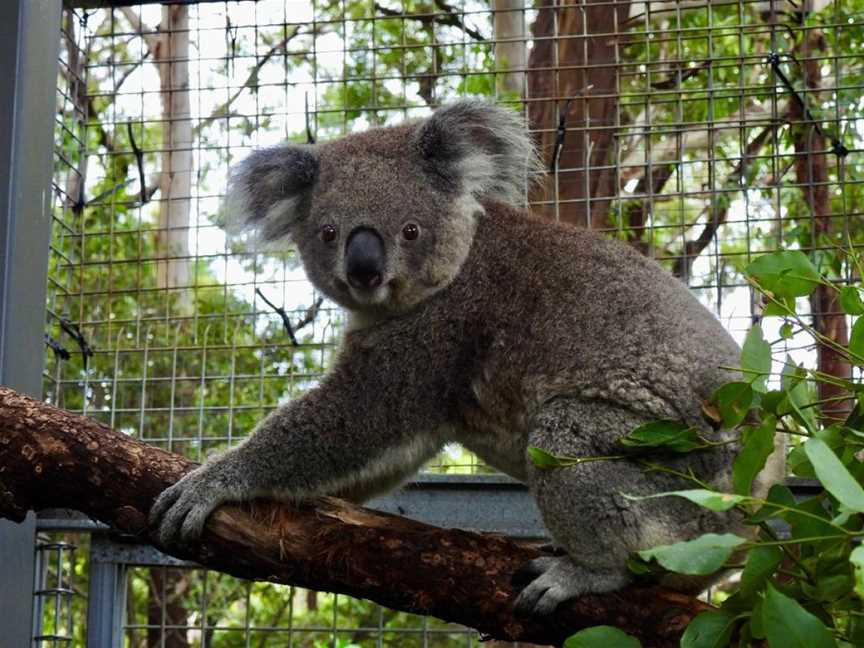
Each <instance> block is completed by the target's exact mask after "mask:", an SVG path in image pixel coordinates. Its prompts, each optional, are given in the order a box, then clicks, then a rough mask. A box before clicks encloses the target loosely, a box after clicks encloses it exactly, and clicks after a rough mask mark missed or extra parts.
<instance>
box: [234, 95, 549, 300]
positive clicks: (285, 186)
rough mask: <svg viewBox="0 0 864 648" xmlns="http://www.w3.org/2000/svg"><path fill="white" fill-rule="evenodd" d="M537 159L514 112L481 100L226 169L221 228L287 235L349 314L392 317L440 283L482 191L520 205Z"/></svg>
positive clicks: (460, 252) (265, 152) (454, 265)
mask: <svg viewBox="0 0 864 648" xmlns="http://www.w3.org/2000/svg"><path fill="white" fill-rule="evenodd" d="M536 170H537V157H536V154H535V151H534V148H533V146H532V144H531V141H530V138H529V136H528V134H527V132H526V131H525V129H524V127H523V126H522V124H521V122H520V118H519V116H518V115H517V114H515V113H513V112H511V111H509V110H506V109H503V108H498V107H495V106H493V105H491V104H487V103H483V102H479V101H463V102H459V103H455V104H452V105H449V106H446V107H444V108H440V109H439V110H437V111H436V112H435V113H434V114H433V115H432V116H431V117H429V118H428V119H425V120H422V121H416V122H409V123H406V124H403V125H401V126H395V127H391V128H380V129H374V130H370V131H367V132H365V133H359V134H356V135H350V136H347V137H344V138H342V139H339V140H336V141H333V142H328V143H325V144H318V145H296V144H285V145H281V146H276V147H272V148H266V149H261V150H258V151H255V152H253V153H252V154H251V155H250V156H249V157H248V158H246V160H244V161H243V162H241V163H240V164H239V165H238V166H237V167H235V168H234V169H233V171H232V174H231V179H230V181H229V190H228V206H227V209H228V221H229V228H231V229H234V230H235V231H236V230H251V231H252V232H253V234H254V237H255V238H256V239H258V240H260V241H262V242H264V243H266V244H268V246H269V247H271V248H272V247H273V245H274V243H275V244H276V246H277V247H278V245H279V244H280V243H281V242H284V244H285V245H287V242H288V240H289V239H290V241H292V242H293V243H294V244H295V245H296V246H297V249H298V250H299V252H300V256H301V258H302V260H303V265H304V267H305V269H306V273H307V275H308V276H309V279H310V280H311V281H312V283H313V284H314V285H315V286H316V287H317V288H318V289H319V290H320V291H322V292H323V293H325V294H326V295H327V296H328V297H330V298H331V299H333V300H334V301H336V302H337V303H339V304H341V305H342V306H344V307H345V308H347V309H349V310H353V311H361V312H362V311H367V312H369V313H375V312H380V313H396V312H402V311H405V310H407V309H410V308H411V307H412V306H415V305H416V304H418V303H420V302H421V301H423V300H424V299H426V298H428V297H429V296H431V295H432V294H434V293H435V292H437V291H439V290H441V289H442V288H444V287H446V286H447V285H448V284H449V283H450V282H451V281H452V280H453V279H454V278H455V277H456V275H457V274H458V273H459V270H460V268H461V266H462V263H463V261H464V260H465V258H466V257H467V255H468V251H469V249H470V247H471V243H472V240H473V236H474V231H475V228H476V223H477V217H478V216H479V215H480V214H481V213H482V211H483V207H482V206H481V204H480V202H479V201H480V199H482V198H490V199H494V200H498V201H502V202H509V203H513V204H519V203H521V202H522V201H523V197H524V194H525V189H526V183H527V182H529V181H530V180H531V179H532V176H533V174H534V173H535V171H536Z"/></svg>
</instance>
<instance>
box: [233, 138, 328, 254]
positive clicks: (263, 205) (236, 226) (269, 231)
mask: <svg viewBox="0 0 864 648" xmlns="http://www.w3.org/2000/svg"><path fill="white" fill-rule="evenodd" d="M317 177H318V156H317V154H316V153H315V149H314V147H312V146H305V145H298V144H284V145H280V146H273V147H269V148H263V149H258V150H257V151H253V152H252V153H251V154H250V155H249V157H247V158H246V159H245V160H243V161H242V162H240V163H239V164H237V165H236V166H235V167H234V168H232V169H231V175H230V177H229V179H228V198H227V206H226V209H227V219H226V221H227V223H226V225H227V227H226V229H227V230H228V231H229V233H234V234H236V233H240V232H243V231H251V232H253V234H254V237H255V238H256V239H258V240H260V241H262V242H265V243H266V242H271V241H275V240H277V239H280V238H282V237H284V236H286V235H288V234H289V233H290V232H291V229H292V228H293V227H294V225H295V224H296V223H297V221H298V220H299V219H301V218H303V216H305V215H306V214H307V213H308V210H309V195H310V190H311V188H312V186H313V185H314V184H315V179H316V178H317Z"/></svg>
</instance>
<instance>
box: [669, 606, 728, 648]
mask: <svg viewBox="0 0 864 648" xmlns="http://www.w3.org/2000/svg"><path fill="white" fill-rule="evenodd" d="M735 624H736V619H735V617H733V616H729V615H728V614H725V613H724V612H713V611H712V612H702V613H701V614H700V615H699V616H697V617H696V618H695V619H693V620H692V621H691V622H690V623H689V624H688V625H687V629H686V630H685V631H684V636H682V637H681V648H726V646H727V645H729V638H730V637H731V636H732V631H733V630H734V629H735Z"/></svg>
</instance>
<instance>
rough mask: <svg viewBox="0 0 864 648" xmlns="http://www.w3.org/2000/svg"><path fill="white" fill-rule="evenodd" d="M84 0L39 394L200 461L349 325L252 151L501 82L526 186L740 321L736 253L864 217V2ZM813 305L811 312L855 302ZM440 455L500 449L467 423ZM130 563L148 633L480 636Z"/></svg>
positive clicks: (314, 642) (60, 606) (318, 366)
mask: <svg viewBox="0 0 864 648" xmlns="http://www.w3.org/2000/svg"><path fill="white" fill-rule="evenodd" d="M68 4H69V6H68V8H67V10H66V11H65V14H64V22H63V25H62V26H61V29H60V32H59V38H60V40H61V52H62V53H61V61H60V75H59V78H58V93H57V113H56V145H55V158H54V159H55V166H54V195H55V201H54V206H53V236H52V243H51V250H50V258H49V259H48V263H49V297H48V304H47V320H46V326H47V328H46V331H47V333H46V369H45V373H44V393H45V397H46V399H47V400H48V401H50V402H51V403H54V404H56V405H58V406H61V407H63V408H66V409H69V410H72V411H76V412H80V413H83V414H85V415H87V416H90V417H93V418H96V419H99V420H101V421H103V422H105V423H106V424H108V425H110V426H112V427H114V428H116V429H118V430H121V431H123V432H124V433H127V434H130V435H134V436H136V437H137V438H140V439H142V440H144V441H146V442H148V443H152V444H155V445H159V446H162V447H164V448H167V449H170V450H173V451H175V452H180V453H183V454H185V455H187V456H189V457H191V458H193V459H196V460H200V459H202V458H203V457H204V456H205V455H206V454H207V453H208V452H210V451H212V450H214V449H218V448H224V447H226V446H227V445H230V444H233V443H235V442H236V441H237V440H239V439H242V438H243V437H244V436H245V435H246V434H248V432H249V431H250V430H251V429H252V428H253V427H254V425H255V423H256V422H257V421H258V420H260V419H261V418H262V417H263V416H264V415H265V414H266V413H267V412H268V411H270V410H271V409H273V408H274V407H276V406H278V405H279V404H280V403H283V402H285V401H287V400H289V399H291V398H294V397H296V396H297V395H299V394H301V393H302V392H303V391H304V390H306V389H308V388H309V387H310V386H312V385H314V384H315V383H316V382H317V381H318V380H319V378H320V377H321V375H322V373H323V372H324V371H325V370H326V368H327V366H328V363H329V362H330V361H331V359H332V357H333V354H334V341H335V340H336V339H337V337H338V335H339V332H340V330H341V329H342V327H343V325H344V318H343V316H342V313H341V312H340V311H339V310H338V308H336V307H335V305H334V304H332V303H329V302H327V301H326V300H324V299H322V297H321V296H320V295H318V294H316V292H315V291H314V289H313V288H312V286H311V285H310V284H309V283H308V281H307V280H306V279H305V276H304V274H303V271H302V267H301V265H300V263H299V260H298V258H297V256H296V254H295V253H294V252H293V251H292V250H290V249H286V250H285V251H284V253H280V254H272V253H271V254H266V255H265V254H259V253H255V252H253V251H251V250H248V249H246V248H244V246H243V245H242V243H239V242H237V241H232V240H229V239H227V238H226V237H225V235H224V233H223V231H222V229H221V227H220V226H221V224H222V223H223V222H224V214H223V211H222V209H223V207H222V202H223V201H222V199H223V194H224V188H225V183H226V177H227V172H228V169H229V167H230V166H231V164H232V163H234V162H236V161H239V160H241V159H242V158H243V157H244V156H245V155H246V154H247V153H248V152H249V151H251V150H252V149H253V148H255V147H258V146H262V145H268V144H275V143H278V142H281V141H284V140H295V141H299V142H305V141H308V140H309V139H310V138H315V139H317V140H327V139H330V138H334V137H338V136H340V135H343V134H345V133H350V132H354V131H358V130H362V129H365V128H368V127H372V126H379V125H388V124H395V123H399V122H402V121H403V120H405V119H412V118H418V117H423V116H425V115H428V114H429V113H430V112H431V110H432V109H433V107H434V106H437V105H440V104H442V103H446V102H447V101H448V100H451V99H454V98H457V97H463V96H472V97H485V98H487V99H489V100H490V101H494V102H497V103H500V104H503V105H507V106H509V107H510V108H512V109H513V110H515V111H518V112H519V114H521V115H522V117H523V119H524V122H525V124H526V127H527V128H529V129H530V131H531V132H532V134H533V135H534V137H535V139H536V141H537V143H538V146H539V147H540V150H541V153H542V155H543V159H544V162H545V164H546V167H547V169H548V171H547V174H546V177H545V178H544V179H543V181H542V183H541V184H542V186H541V187H540V188H539V189H538V190H537V191H536V192H532V193H531V194H530V195H526V200H527V201H528V202H529V203H530V205H531V207H532V208H533V209H534V210H535V211H537V212H539V213H541V214H543V215H545V216H547V217H549V218H554V219H558V220H562V221H566V222H569V223H573V224H574V225H576V226H581V227H590V228H594V229H598V230H603V231H605V232H607V233H608V235H609V236H614V237H618V238H620V239H622V240H625V241H627V242H628V243H630V244H631V245H633V246H634V247H636V248H637V249H639V250H640V251H642V252H643V253H645V254H647V255H650V256H652V257H654V258H656V259H658V260H659V261H660V262H661V263H662V264H664V265H665V266H666V267H668V269H669V270H670V271H672V272H673V273H674V274H676V276H678V277H680V278H681V280H682V281H685V282H686V283H687V285H688V286H690V288H691V289H692V290H693V291H694V292H695V293H696V294H697V295H698V296H699V298H700V299H701V300H702V302H703V303H704V304H706V306H708V307H709V308H710V309H712V310H713V311H714V312H715V313H716V315H717V316H718V317H719V318H721V320H722V321H723V322H724V324H725V325H726V326H727V327H728V328H729V330H730V331H732V332H733V334H734V335H736V337H737V338H738V339H739V340H740V339H741V337H742V335H743V332H744V331H746V329H747V327H748V326H749V324H750V323H751V322H752V321H753V318H754V317H758V316H759V314H760V312H761V311H760V309H761V305H760V304H759V303H758V300H756V299H755V298H754V296H753V294H751V291H750V289H749V287H748V285H747V283H746V281H745V279H744V276H743V274H742V270H743V267H744V266H745V265H746V264H747V262H748V261H749V260H750V259H751V258H752V255H754V254H756V253H759V252H763V251H767V250H772V249H777V248H779V247H792V248H800V249H806V250H811V251H814V254H815V255H816V258H817V260H818V258H819V256H818V255H819V252H820V251H822V250H825V251H830V250H834V249H835V248H836V246H838V245H842V244H843V243H844V242H845V241H846V240H851V241H857V242H859V243H860V242H861V240H862V238H864V218H862V214H861V211H860V207H859V205H860V204H861V200H860V194H861V192H862V187H861V180H860V178H861V174H862V169H861V162H860V155H859V153H860V150H861V142H862V135H864V130H862V122H861V119H862V116H864V105H862V99H861V97H862V93H861V89H862V76H864V65H862V43H864V3H860V2H857V1H854V2H853V1H850V0H846V1H841V0H834V1H828V0H807V2H804V3H797V2H796V3H791V2H780V1H779V0H773V1H770V2H762V1H760V2H745V1H743V0H734V1H732V0H729V1H717V2H713V1H706V0H693V1H688V2H683V1H682V2H671V1H670V2H667V1H649V2H635V1H634V2H627V1H624V0H619V1H609V2H589V1H587V0H586V1H583V2H563V1H562V2H555V3H550V2H548V0H539V1H538V2H537V3H533V4H526V3H524V2H523V1H522V0H490V1H489V2H482V1H479V0H477V1H474V0H449V1H444V0H400V1H394V0H380V1H378V2H374V1H370V0H332V1H316V2H311V3H308V2H299V1H293V0H260V1H258V2H200V3H183V4H173V5H164V6H159V5H153V4H148V3H144V4H130V5H129V6H115V7H110V6H109V5H112V4H114V5H116V4H124V3H111V2H99V1H97V0H86V1H84V0H81V1H79V2H74V1H73V2H70V3H68ZM847 279H848V277H847ZM811 306H812V310H811V312H812V317H813V318H814V321H815V322H822V324H823V325H824V324H825V323H826V322H827V323H828V324H830V325H839V323H840V321H841V320H842V321H843V322H845V319H844V317H843V315H842V313H841V312H840V311H839V309H838V308H837V307H836V304H832V303H830V302H820V303H813V304H811ZM286 322H287V324H286ZM767 333H768V335H769V336H773V337H775V338H776V337H778V335H779V333H778V331H777V330H770V328H769V329H768V330H767ZM788 346H789V350H790V353H793V354H795V357H796V358H797V359H799V360H802V361H805V362H808V363H810V364H813V365H815V364H816V363H818V362H819V361H820V359H819V358H818V354H817V352H816V351H814V350H813V349H811V348H809V347H807V346H806V345H804V343H803V342H800V341H799V340H797V339H796V338H795V337H793V338H792V339H790V340H789V341H788ZM426 470H431V471H438V472H451V473H453V472H455V473H465V472H467V473H476V472H484V471H489V470H490V469H489V468H487V467H485V466H483V465H481V464H480V463H479V462H478V461H477V460H476V459H475V458H473V457H472V456H471V455H470V454H469V453H467V452H465V451H464V450H462V449H461V448H458V447H455V446H454V447H448V448H447V449H446V450H445V451H444V452H443V453H442V455H441V456H440V457H439V458H438V459H436V460H435V461H434V462H433V463H432V464H431V465H430V466H429V467H427V469H426ZM40 537H41V539H42V542H41V543H40V545H39V547H38V555H39V557H40V561H39V570H38V572H39V573H38V575H37V579H38V585H37V590H38V591H37V598H38V601H39V604H38V605H37V610H38V613H37V621H36V628H35V629H34V634H35V636H36V639H35V641H34V644H35V645H39V646H83V645H84V644H85V634H86V623H85V620H84V619H85V617H86V611H87V601H86V597H85V596H84V592H86V591H87V578H88V555H87V547H88V544H89V536H88V534H86V533H76V532H74V531H50V532H48V531H46V532H45V533H43V534H41V536H40ZM76 546H78V547H79V548H78V549H77V551H76V550H75V547H76ZM123 588H124V592H123V596H122V600H123V601H124V602H125V609H123V610H122V612H121V614H120V617H121V618H122V637H123V638H122V643H123V645H124V646H129V647H131V648H138V647H141V648H143V647H147V648H150V647H156V646H159V647H163V648H187V647H191V646H196V647H197V646H201V647H205V646H207V647H211V646H212V647H216V646H220V647H221V646H226V647H233V646H246V647H248V646H258V647H263V646H298V647H300V646H303V647H310V648H311V647H314V648H318V647H324V646H332V647H339V648H349V647H351V646H364V647H365V646H418V647H419V646H423V647H426V646H472V645H477V642H478V637H477V636H476V634H475V633H473V632H471V631H469V630H466V629H464V628H459V627H454V626H450V625H447V624H444V623H442V622H440V621H437V620H434V619H426V618H421V617H416V616H411V615H407V614H403V613H397V612H393V611H390V610H386V609H383V608H380V607H378V606H375V605H372V604H370V603H368V602H364V601H356V600H352V599H350V598H348V597H345V596H334V595H330V594H318V593H314V592H307V591H305V590H300V589H297V588H287V587H281V586H276V585H272V584H267V583H247V582H243V581H240V580H238V579H234V578H231V577H228V576H224V575H220V574H217V573H214V572H208V571H204V570H191V569H179V568H177V567H174V566H171V565H166V566H161V567H141V566H134V565H130V566H129V568H128V569H127V570H125V571H124V579H123Z"/></svg>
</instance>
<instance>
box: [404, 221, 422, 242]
mask: <svg viewBox="0 0 864 648" xmlns="http://www.w3.org/2000/svg"><path fill="white" fill-rule="evenodd" d="M402 236H403V237H405V240H406V241H413V240H414V239H416V238H417V237H418V236H420V226H419V225H417V223H406V225H405V227H403V228H402Z"/></svg>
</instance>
